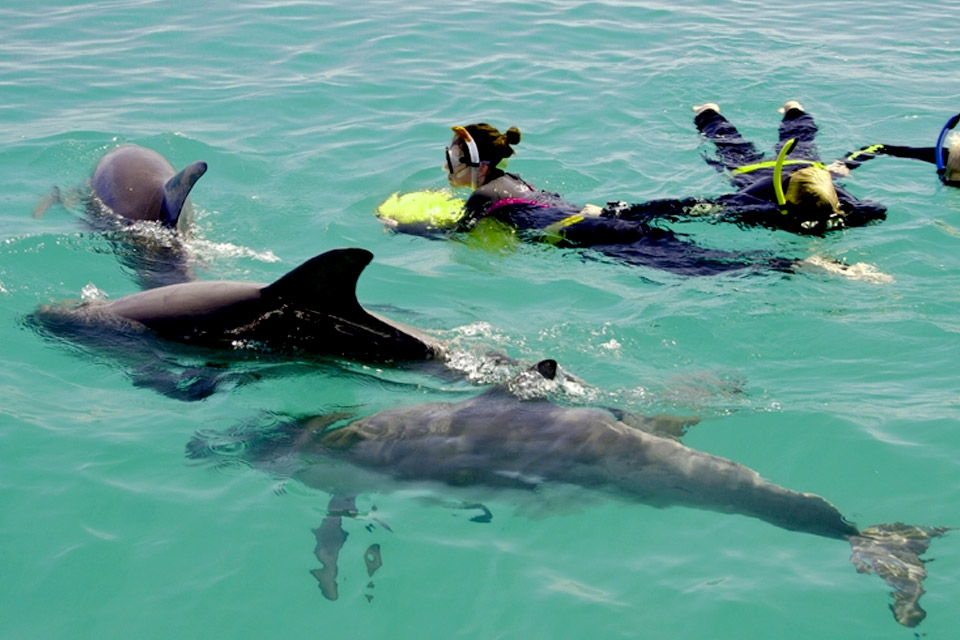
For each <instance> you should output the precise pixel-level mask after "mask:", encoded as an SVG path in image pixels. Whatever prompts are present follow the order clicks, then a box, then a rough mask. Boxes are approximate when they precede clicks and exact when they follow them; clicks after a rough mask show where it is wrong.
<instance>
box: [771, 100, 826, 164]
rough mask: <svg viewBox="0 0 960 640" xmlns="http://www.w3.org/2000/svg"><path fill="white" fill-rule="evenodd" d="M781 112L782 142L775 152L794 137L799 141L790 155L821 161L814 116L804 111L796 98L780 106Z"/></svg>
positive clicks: (778, 144)
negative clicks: (815, 140) (816, 140)
mask: <svg viewBox="0 0 960 640" xmlns="http://www.w3.org/2000/svg"><path fill="white" fill-rule="evenodd" d="M780 112H781V113H782V114H783V120H782V121H781V122H780V142H778V143H777V146H776V149H774V152H775V153H779V152H780V148H781V147H783V144H784V143H785V142H786V141H787V140H789V139H791V138H793V139H794V140H796V141H797V143H796V145H795V146H794V147H793V150H792V151H791V152H790V155H789V157H791V158H803V159H804V160H816V161H819V160H820V152H819V151H817V145H816V143H815V142H814V139H815V138H816V136H817V124H816V123H815V122H814V121H813V116H811V115H810V114H809V113H807V112H806V111H804V110H803V106H801V105H800V103H799V102H797V101H796V100H789V101H787V103H786V104H784V105H783V106H782V107H780Z"/></svg>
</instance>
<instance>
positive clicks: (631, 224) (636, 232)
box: [396, 169, 793, 275]
mask: <svg viewBox="0 0 960 640" xmlns="http://www.w3.org/2000/svg"><path fill="white" fill-rule="evenodd" d="M492 171H493V172H494V173H492V174H491V175H492V179H491V180H488V182H487V183H486V184H484V185H483V186H481V187H480V188H478V189H477V190H476V191H474V193H473V194H472V195H471V197H470V198H469V199H468V200H467V203H466V206H465V215H464V217H463V218H462V219H461V220H460V222H459V225H458V227H457V228H456V229H454V231H455V232H464V231H469V230H471V229H472V228H473V227H475V226H476V224H477V223H478V222H479V221H480V220H481V219H492V220H496V221H498V222H501V223H502V224H504V225H506V226H508V227H509V228H511V229H515V230H516V231H517V234H518V236H519V237H520V238H521V239H523V240H527V241H533V242H548V243H550V244H553V245H555V246H558V247H565V248H589V249H591V250H593V251H597V252H600V253H602V254H603V255H606V256H609V257H611V258H615V259H617V260H621V261H623V262H627V263H630V264H635V265H643V266H648V267H653V268H655V269H662V270H664V271H668V272H671V273H677V274H681V275H714V274H718V273H723V272H727V271H734V270H741V269H747V268H764V269H771V268H772V269H779V270H790V268H791V265H792V264H793V261H791V260H788V259H782V258H775V257H771V256H769V255H767V254H761V253H759V252H757V253H754V254H749V253H734V252H729V251H719V250H712V249H707V248H704V247H701V246H699V245H697V244H694V243H692V242H689V241H687V240H684V239H682V237H681V236H680V235H678V234H676V233H674V232H673V231H670V230H669V229H664V228H661V227H657V226H654V225H653V224H652V222H654V221H655V220H656V219H658V218H662V217H663V216H661V215H652V216H649V217H648V219H639V218H638V219H623V218H619V217H617V216H616V214H615V212H614V211H612V210H610V209H605V210H604V212H603V213H602V214H600V215H595V214H582V213H580V212H581V209H582V207H580V206H579V205H575V204H571V203H569V202H566V201H564V200H563V199H562V198H561V197H560V196H559V195H558V194H556V193H550V192H548V191H542V190H540V189H537V188H536V187H534V186H532V185H530V184H529V183H527V182H526V181H524V180H523V179H522V178H520V176H518V175H515V174H509V173H503V172H502V171H499V170H498V169H493V170H492ZM396 229H397V231H402V232H406V233H416V234H421V235H437V234H438V233H443V231H442V230H437V229H430V228H426V227H424V226H423V225H415V224H414V225H398V226H397V227H396Z"/></svg>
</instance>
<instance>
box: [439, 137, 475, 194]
mask: <svg viewBox="0 0 960 640" xmlns="http://www.w3.org/2000/svg"><path fill="white" fill-rule="evenodd" d="M451 128H452V129H453V133H454V134H455V135H456V137H457V139H456V140H455V141H454V142H452V143H451V144H450V146H449V147H447V172H448V173H450V174H453V169H454V167H455V166H457V165H459V164H466V165H467V166H468V167H470V188H471V189H473V190H476V188H477V186H478V183H479V174H480V151H479V150H478V149H477V143H476V142H475V141H474V140H473V136H471V135H470V132H469V131H467V130H466V129H465V128H464V127H451ZM457 142H462V143H463V145H464V146H465V147H466V148H467V154H468V155H469V157H470V159H469V162H467V161H466V160H467V158H462V157H461V158H456V153H455V152H454V151H453V149H454V147H455V145H456V143H457Z"/></svg>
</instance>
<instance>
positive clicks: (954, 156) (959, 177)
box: [937, 131, 960, 182]
mask: <svg viewBox="0 0 960 640" xmlns="http://www.w3.org/2000/svg"><path fill="white" fill-rule="evenodd" d="M947 149H948V151H947V162H946V171H945V172H944V174H943V179H944V180H947V181H949V182H960V131H954V132H953V133H951V134H950V137H948V138H947ZM937 153H942V152H941V151H940V150H939V149H937Z"/></svg>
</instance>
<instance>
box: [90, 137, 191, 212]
mask: <svg viewBox="0 0 960 640" xmlns="http://www.w3.org/2000/svg"><path fill="white" fill-rule="evenodd" d="M206 171H207V163H206V162H194V163H193V164H190V165H187V166H186V167H184V168H183V170H181V171H179V172H178V171H176V170H175V169H174V168H173V166H172V165H171V164H170V163H169V162H168V161H167V159H166V158H164V157H163V156H162V155H160V154H159V153H157V152H156V151H153V150H152V149H147V148H145V147H140V146H137V145H134V144H124V145H120V146H119V147H116V148H115V149H113V150H111V151H110V152H108V153H107V154H106V155H104V156H103V158H101V159H100V162H99V164H97V168H96V169H95V170H94V172H93V177H92V178H91V180H90V187H91V192H92V195H94V196H95V197H96V198H98V199H99V200H100V202H102V203H103V204H104V205H106V207H107V208H109V209H110V210H111V211H113V212H114V213H115V214H117V215H118V216H120V217H121V218H124V219H126V220H153V221H156V222H159V223H160V224H162V225H163V226H165V227H170V228H177V226H178V222H179V221H180V219H181V214H182V213H184V211H185V210H189V206H190V204H189V201H188V196H189V195H190V190H191V189H193V185H195V184H196V183H197V180H199V179H200V177H201V176H202V175H203V174H204V173H206ZM187 217H189V216H187Z"/></svg>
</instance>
